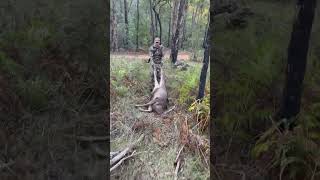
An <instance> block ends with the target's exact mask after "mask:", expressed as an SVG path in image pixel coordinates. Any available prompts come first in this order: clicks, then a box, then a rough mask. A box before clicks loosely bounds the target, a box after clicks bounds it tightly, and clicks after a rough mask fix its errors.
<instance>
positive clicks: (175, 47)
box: [171, 0, 186, 64]
mask: <svg viewBox="0 0 320 180" xmlns="http://www.w3.org/2000/svg"><path fill="white" fill-rule="evenodd" d="M185 3H186V0H180V5H179V12H178V18H177V27H176V30H175V32H174V36H173V37H172V43H171V61H172V63H173V64H175V63H176V62H177V57H178V49H179V35H180V30H181V26H182V15H183V11H184V9H185V8H184V5H185Z"/></svg>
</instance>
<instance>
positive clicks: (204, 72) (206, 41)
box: [197, 24, 210, 100]
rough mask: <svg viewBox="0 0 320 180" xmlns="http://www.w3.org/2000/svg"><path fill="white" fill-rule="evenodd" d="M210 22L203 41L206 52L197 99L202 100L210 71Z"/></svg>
mask: <svg viewBox="0 0 320 180" xmlns="http://www.w3.org/2000/svg"><path fill="white" fill-rule="evenodd" d="M209 28H210V24H209V27H208V28H207V30H206V33H205V38H204V42H203V48H204V53H203V65H202V69H201V73H200V82H199V92H198V97H197V99H200V100H202V99H203V97H204V91H205V87H206V81H207V71H208V66H209V61H210V42H209V41H210V29H209Z"/></svg>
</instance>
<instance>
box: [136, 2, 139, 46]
mask: <svg viewBox="0 0 320 180" xmlns="http://www.w3.org/2000/svg"><path fill="white" fill-rule="evenodd" d="M138 49H139V0H137V36H136V51H138Z"/></svg>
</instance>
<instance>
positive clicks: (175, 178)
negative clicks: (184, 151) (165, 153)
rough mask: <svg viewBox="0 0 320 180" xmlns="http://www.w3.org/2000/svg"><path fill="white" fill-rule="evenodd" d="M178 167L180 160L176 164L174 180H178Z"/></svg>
mask: <svg viewBox="0 0 320 180" xmlns="http://www.w3.org/2000/svg"><path fill="white" fill-rule="evenodd" d="M179 167H180V159H179V161H178V163H177V166H176V170H175V171H174V180H177V179H178V172H179Z"/></svg>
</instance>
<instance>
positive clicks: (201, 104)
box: [188, 94, 210, 131]
mask: <svg viewBox="0 0 320 180" xmlns="http://www.w3.org/2000/svg"><path fill="white" fill-rule="evenodd" d="M188 110H189V111H190V112H193V114H194V117H195V119H196V121H197V123H198V124H199V129H200V130H201V131H204V130H205V129H207V127H208V125H209V119H210V94H208V95H206V96H205V97H204V98H203V100H202V101H199V100H195V101H194V102H193V103H192V104H191V105H190V107H189V109H188Z"/></svg>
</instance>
